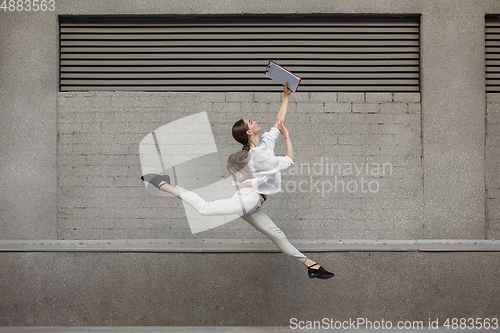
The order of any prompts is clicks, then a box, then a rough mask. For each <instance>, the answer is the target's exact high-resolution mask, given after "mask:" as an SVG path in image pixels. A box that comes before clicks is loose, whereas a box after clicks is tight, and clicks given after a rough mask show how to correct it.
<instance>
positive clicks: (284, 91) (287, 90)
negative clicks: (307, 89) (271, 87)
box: [283, 82, 292, 96]
mask: <svg viewBox="0 0 500 333" xmlns="http://www.w3.org/2000/svg"><path fill="white" fill-rule="evenodd" d="M283 93H284V95H286V96H290V94H291V93H292V91H291V90H290V89H289V88H288V82H287V83H286V84H285V85H284V86H283Z"/></svg>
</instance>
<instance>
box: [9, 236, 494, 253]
mask: <svg viewBox="0 0 500 333" xmlns="http://www.w3.org/2000/svg"><path fill="white" fill-rule="evenodd" d="M290 242H291V243H292V244H293V245H295V246H296V247H297V249H299V250H300V251H303V252H346V251H353V252H358V251H369V252H373V251H388V252H391V251H396V252H416V251H420V252H443V251H448V252H469V251H478V252H484V251H500V241H495V240H457V239H443V240H440V239H425V240H364V239H360V240H356V239H349V240H336V239H325V240H305V239H291V240H290ZM0 252H280V250H279V249H278V247H276V245H275V244H274V243H273V242H272V241H271V240H268V239H247V240H243V239H113V240H0Z"/></svg>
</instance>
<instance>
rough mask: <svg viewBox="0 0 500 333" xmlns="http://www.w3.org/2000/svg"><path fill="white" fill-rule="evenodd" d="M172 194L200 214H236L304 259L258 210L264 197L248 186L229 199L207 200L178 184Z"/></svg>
mask: <svg viewBox="0 0 500 333" xmlns="http://www.w3.org/2000/svg"><path fill="white" fill-rule="evenodd" d="M173 194H174V195H175V196H177V197H179V198H181V199H182V200H183V201H184V202H186V203H188V204H189V205H190V206H192V207H193V208H194V209H196V210H197V211H198V213H200V214H201V215H232V214H237V215H239V216H241V218H242V219H244V220H245V221H246V222H248V223H249V224H250V225H252V226H253V227H254V228H255V229H257V230H258V231H260V232H261V233H263V234H264V235H266V236H267V237H269V238H270V239H271V240H272V241H273V242H274V243H275V244H276V245H277V246H278V248H279V249H280V250H281V251H282V252H283V253H285V254H287V255H289V256H292V257H294V258H297V259H298V260H299V261H300V262H302V263H303V262H304V261H305V260H306V256H305V255H304V254H302V253H301V252H300V251H299V250H297V249H296V248H295V247H294V246H293V245H292V244H291V243H290V241H289V240H288V239H287V238H286V236H285V234H284V233H283V231H281V229H280V228H278V227H277V226H276V224H274V222H273V221H272V220H271V218H269V216H267V214H266V213H264V212H263V211H261V210H260V206H261V205H262V203H263V202H264V199H263V198H262V196H261V195H260V194H258V193H256V192H254V191H253V190H252V188H250V187H246V188H242V189H241V190H239V191H237V192H236V193H235V194H234V195H233V196H232V197H231V198H229V199H222V200H216V201H212V202H207V201H205V200H203V198H201V197H200V196H199V195H198V194H196V193H194V192H191V191H188V190H186V189H184V188H182V187H179V186H177V187H176V189H175V191H174V193H173Z"/></svg>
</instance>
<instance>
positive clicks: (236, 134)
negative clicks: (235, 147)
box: [233, 119, 250, 151]
mask: <svg viewBox="0 0 500 333" xmlns="http://www.w3.org/2000/svg"><path fill="white" fill-rule="evenodd" d="M247 131H248V124H247V123H245V121H244V120H243V119H240V120H238V121H237V122H235V123H234V125H233V138H234V139H235V140H236V141H238V142H239V143H241V144H242V145H243V148H242V149H243V150H246V151H249V150H250V146H249V144H248V134H247Z"/></svg>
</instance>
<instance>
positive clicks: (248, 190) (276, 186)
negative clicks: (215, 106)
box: [141, 85, 334, 279]
mask: <svg viewBox="0 0 500 333" xmlns="http://www.w3.org/2000/svg"><path fill="white" fill-rule="evenodd" d="M290 93H291V91H290V89H288V86H287V85H285V87H284V94H283V100H282V103H281V107H280V109H279V111H278V115H277V116H276V122H275V124H274V126H273V127H272V128H271V130H270V131H269V132H265V133H264V134H262V138H261V139H260V140H259V132H260V129H261V127H260V126H259V124H258V123H257V122H255V121H250V120H248V119H240V120H238V121H237V122H236V123H235V124H234V125H233V129H232V134H233V137H234V139H235V140H236V141H238V142H239V143H241V144H242V145H243V149H242V150H241V151H239V152H237V153H234V154H232V155H231V156H229V159H228V163H227V169H228V171H229V172H230V173H231V174H232V175H233V177H234V179H235V182H234V184H235V186H236V188H237V191H236V193H235V194H234V195H233V196H232V197H231V198H229V199H223V200H216V201H212V202H206V201H205V200H203V199H202V198H201V197H200V196H198V195H197V194H196V193H194V192H191V191H188V190H186V189H184V188H182V187H180V186H175V187H174V186H173V185H171V184H170V177H169V176H168V175H158V174H147V175H144V176H143V177H141V179H142V180H144V181H147V182H149V183H151V184H152V185H154V186H155V187H157V188H158V189H160V190H161V191H164V192H168V193H171V194H173V195H175V196H177V197H179V198H180V199H182V200H183V201H184V202H187V203H188V204H189V205H191V206H192V207H193V208H195V209H196V210H197V211H198V213H200V214H201V215H231V214H238V215H239V216H241V217H242V218H243V219H244V220H245V221H246V222H248V223H249V224H251V225H252V226H253V227H254V228H255V229H257V230H258V231H260V232H261V233H263V234H264V235H266V236H267V237H269V238H270V239H271V240H272V241H273V242H274V243H275V244H276V245H277V246H278V248H279V249H280V250H281V251H282V252H283V253H285V254H287V255H290V256H293V257H294V258H296V259H297V260H299V261H300V262H301V263H303V264H304V265H305V266H306V267H307V269H308V274H309V277H310V278H319V279H329V278H331V277H333V276H334V274H333V273H330V272H328V271H326V270H325V269H324V268H323V267H321V266H320V265H319V264H318V263H317V262H315V261H312V260H311V259H308V258H307V257H306V256H305V255H304V254H302V253H301V252H300V251H299V250H297V249H296V248H295V247H294V246H293V245H292V244H291V243H290V242H289V241H288V239H287V238H286V236H285V234H284V233H283V231H281V229H280V228H278V227H277V226H276V225H275V224H274V222H273V221H272V220H271V219H270V218H269V216H267V215H266V213H264V212H263V211H261V210H260V207H261V205H262V204H263V203H264V201H265V200H266V197H267V196H268V195H271V194H274V193H276V192H279V191H281V173H280V171H282V170H285V169H286V168H288V167H289V166H290V165H292V164H294V156H293V148H292V141H291V139H290V133H289V132H288V130H287V129H286V127H285V125H284V124H283V122H284V121H285V117H286V113H287V108H288V99H289V97H290ZM280 133H281V134H283V136H284V138H285V145H286V155H285V156H275V155H274V145H275V144H276V140H277V139H278V136H279V134H280Z"/></svg>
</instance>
